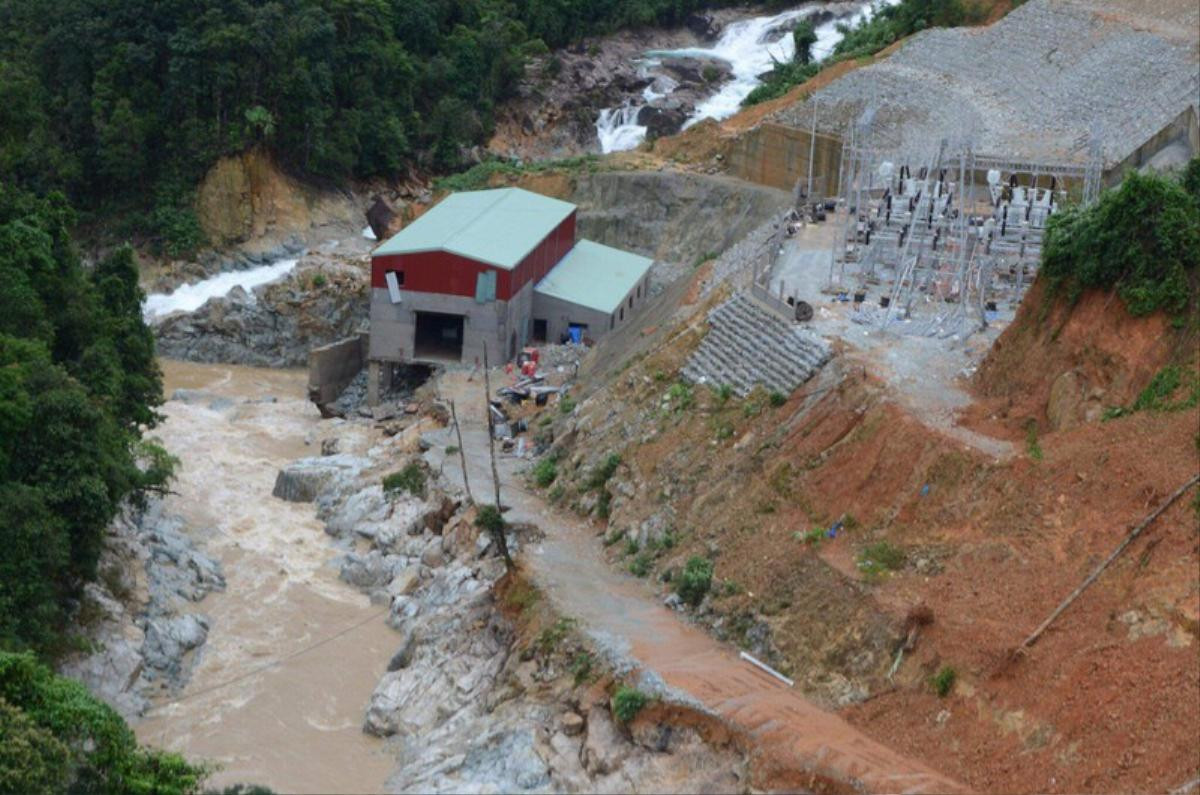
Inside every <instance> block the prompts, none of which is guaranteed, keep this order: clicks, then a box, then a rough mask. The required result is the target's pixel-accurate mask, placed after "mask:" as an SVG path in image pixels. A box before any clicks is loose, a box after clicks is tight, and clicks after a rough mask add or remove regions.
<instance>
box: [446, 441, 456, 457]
mask: <svg viewBox="0 0 1200 795" xmlns="http://www.w3.org/2000/svg"><path fill="white" fill-rule="evenodd" d="M446 455H458V445H456V444H450V445H446Z"/></svg>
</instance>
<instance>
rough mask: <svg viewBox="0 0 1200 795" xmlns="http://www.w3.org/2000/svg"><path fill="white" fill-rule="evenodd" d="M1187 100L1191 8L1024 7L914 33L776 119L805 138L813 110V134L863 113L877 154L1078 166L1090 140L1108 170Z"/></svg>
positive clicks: (1191, 72)
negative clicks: (965, 148)
mask: <svg viewBox="0 0 1200 795" xmlns="http://www.w3.org/2000/svg"><path fill="white" fill-rule="evenodd" d="M1198 97H1200V5H1198V4H1197V3H1196V2H1195V0H1156V1H1155V2H1148V0H1134V1H1133V2H1131V1H1130V0H1120V2H1117V1H1116V0H1030V2H1028V3H1026V4H1025V5H1023V6H1021V7H1020V8H1017V9H1014V10H1013V11H1012V12H1011V13H1010V14H1008V15H1007V16H1005V17H1004V18H1003V19H1001V20H1000V21H998V22H996V23H995V24H993V25H991V26H989V27H986V28H951V29H943V28H938V29H931V30H926V31H923V32H921V33H918V34H917V35H915V36H913V37H912V39H911V40H910V41H909V42H908V43H907V44H905V45H904V46H903V47H901V49H900V50H899V51H898V52H896V53H894V54H892V55H891V56H890V57H888V58H886V59H884V60H882V61H880V62H879V63H876V64H872V65H871V66H867V67H864V68H862V69H857V70H855V71H853V72H851V73H850V74H848V75H846V76H844V77H842V78H841V79H839V80H836V81H834V82H833V83H831V84H830V85H829V86H827V87H826V88H824V89H822V90H820V91H818V92H816V93H815V94H814V95H813V98H812V99H810V100H808V101H807V102H805V103H801V104H797V105H794V106H792V107H790V108H787V109H785V110H783V111H781V112H780V113H779V115H778V121H781V122H783V123H785V124H789V125H791V126H796V127H802V128H805V129H807V128H808V126H809V124H810V123H811V119H812V116H813V110H812V105H811V104H810V103H811V102H816V103H817V105H818V107H819V116H820V118H821V119H823V122H822V125H821V126H823V127H826V128H827V129H835V130H839V131H840V130H844V129H846V128H847V124H848V123H849V122H851V121H852V120H853V119H855V118H857V116H858V114H859V113H861V111H862V108H863V107H864V106H866V105H869V104H873V105H874V106H875V107H876V108H877V113H876V115H875V117H874V122H873V124H872V128H873V132H874V133H876V134H878V135H879V136H880V137H881V139H882V140H880V141H879V142H878V144H879V145H882V146H885V147H886V146H894V147H896V148H897V149H903V150H907V151H924V150H926V149H928V148H930V147H933V148H935V149H936V147H937V145H938V141H939V140H940V139H941V138H942V137H944V136H951V137H953V136H955V135H966V136H968V137H970V138H972V139H974V140H975V142H976V149H977V150H978V151H981V152H987V153H990V154H997V155H1006V156H1010V157H1024V158H1031V159H1043V160H1084V159H1086V158H1087V156H1088V152H1087V146H1088V142H1087V137H1088V135H1089V134H1091V133H1092V132H1095V133H1096V134H1098V136H1099V138H1100V141H1101V144H1102V148H1103V155H1104V165H1105V167H1106V168H1108V167H1110V166H1114V165H1116V164H1119V163H1121V162H1122V161H1124V160H1125V159H1126V158H1127V157H1128V156H1129V155H1130V154H1131V153H1133V152H1134V150H1136V149H1138V148H1139V147H1142V146H1143V144H1145V143H1147V141H1148V140H1150V139H1151V138H1153V137H1155V136H1156V135H1157V134H1158V133H1159V131H1160V130H1164V128H1166V127H1167V126H1168V125H1171V124H1172V122H1173V121H1174V120H1176V119H1177V118H1178V117H1179V116H1180V115H1181V114H1184V113H1189V112H1194V108H1195V106H1196V104H1197V102H1198ZM1193 124H1194V122H1193ZM1185 126H1186V125H1185ZM1180 132H1181V134H1182V135H1183V136H1184V137H1185V138H1186V137H1187V136H1188V134H1189V133H1188V132H1187V131H1184V130H1181V131H1180ZM1161 143H1163V144H1165V143H1167V141H1165V140H1164V141H1162V142H1161ZM1194 143H1195V142H1194V141H1193V145H1194Z"/></svg>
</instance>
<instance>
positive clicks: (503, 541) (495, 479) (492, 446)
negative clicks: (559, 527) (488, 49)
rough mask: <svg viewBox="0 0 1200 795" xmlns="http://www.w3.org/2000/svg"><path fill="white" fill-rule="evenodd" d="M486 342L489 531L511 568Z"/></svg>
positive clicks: (484, 345)
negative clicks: (492, 496) (491, 492)
mask: <svg viewBox="0 0 1200 795" xmlns="http://www.w3.org/2000/svg"><path fill="white" fill-rule="evenodd" d="M490 369H491V365H490V364H489V362H488V349H487V342H486V341H485V342H484V343H483V410H484V411H485V412H486V413H487V436H488V453H489V454H490V455H491V459H492V483H493V484H494V485H495V487H496V521H495V522H494V523H491V525H490V526H489V528H488V529H489V530H490V531H491V533H492V540H493V541H495V542H496V547H497V549H499V550H500V554H502V555H503V556H504V565H506V566H507V567H508V568H509V569H512V568H513V559H512V555H511V554H510V553H509V551H508V539H507V538H505V537H504V513H503V511H502V509H501V508H500V472H499V470H497V469H496V422H495V420H494V419H493V418H492V379H491V375H490V373H489V370H490Z"/></svg>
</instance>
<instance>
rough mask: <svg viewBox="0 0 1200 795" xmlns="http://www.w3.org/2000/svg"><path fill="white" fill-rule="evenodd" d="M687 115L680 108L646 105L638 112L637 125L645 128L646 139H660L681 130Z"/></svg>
mask: <svg viewBox="0 0 1200 795" xmlns="http://www.w3.org/2000/svg"><path fill="white" fill-rule="evenodd" d="M687 119H688V114H687V113H685V112H684V111H683V109H682V108H670V107H657V106H654V105H647V106H646V107H644V108H642V109H641V110H640V111H638V117H637V123H638V124H640V125H642V126H643V127H645V128H646V136H647V137H648V138H651V139H653V138H662V137H664V136H667V135H674V134H675V133H677V132H679V131H680V130H681V129H683V124H684V122H686V121H687Z"/></svg>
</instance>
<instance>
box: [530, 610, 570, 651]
mask: <svg viewBox="0 0 1200 795" xmlns="http://www.w3.org/2000/svg"><path fill="white" fill-rule="evenodd" d="M576 623H577V622H576V621H575V619H573V618H560V619H558V620H557V621H555V622H554V623H553V624H551V625H550V626H548V627H546V628H545V629H543V630H542V631H541V633H539V634H538V636H537V640H536V641H534V645H536V646H537V649H538V651H540V652H541V653H542V654H543V655H550V654H553V653H554V651H555V650H556V649H557V648H558V645H559V644H560V643H562V642H563V640H565V639H566V637H567V635H570V634H571V630H573V629H575V624H576Z"/></svg>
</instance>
